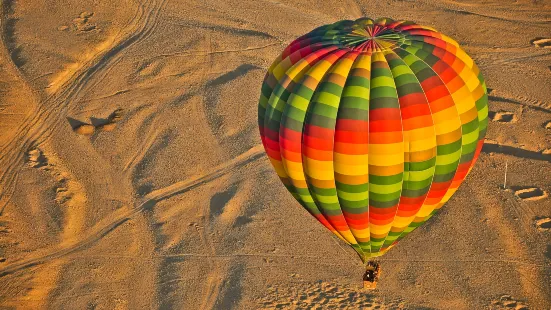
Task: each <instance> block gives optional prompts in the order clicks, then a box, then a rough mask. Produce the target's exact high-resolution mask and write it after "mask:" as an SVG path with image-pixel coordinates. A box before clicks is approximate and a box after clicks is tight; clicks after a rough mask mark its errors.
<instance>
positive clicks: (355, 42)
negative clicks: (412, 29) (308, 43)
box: [313, 17, 405, 53]
mask: <svg viewBox="0 0 551 310" xmlns="http://www.w3.org/2000/svg"><path fill="white" fill-rule="evenodd" d="M398 24H402V25H403V22H399V23H397V22H395V21H394V20H392V19H390V18H379V19H377V20H373V19H371V18H368V17H363V18H359V19H357V20H354V21H353V20H343V21H339V22H336V23H334V24H331V25H327V26H323V27H320V28H318V29H316V30H314V31H313V32H314V33H316V32H318V31H319V32H322V33H323V34H322V36H323V37H325V39H327V40H330V41H335V43H337V44H339V45H341V46H344V47H347V48H350V49H351V50H354V51H359V52H365V53H373V52H377V51H386V50H391V49H393V48H394V47H396V46H399V45H400V44H402V43H403V42H404V40H405V35H404V34H403V33H402V32H401V31H399V30H396V29H395V26H396V25H398Z"/></svg>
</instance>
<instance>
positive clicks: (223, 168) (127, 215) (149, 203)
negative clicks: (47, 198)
mask: <svg viewBox="0 0 551 310" xmlns="http://www.w3.org/2000/svg"><path fill="white" fill-rule="evenodd" d="M263 156H264V148H263V147H262V145H256V146H254V147H252V148H251V149H250V150H248V151H247V152H245V153H243V154H241V155H239V156H237V157H235V158H234V159H232V160H231V161H228V162H225V163H222V164H220V165H218V166H217V167H216V168H215V169H213V170H212V171H211V172H210V173H207V174H204V175H200V176H197V177H195V178H193V179H191V180H184V181H181V182H177V183H174V184H172V185H169V186H167V187H164V188H161V189H158V190H155V191H152V192H151V193H149V194H148V195H147V196H145V200H144V201H143V202H142V203H140V204H139V205H138V206H137V207H135V208H132V209H129V210H128V209H126V210H124V209H123V208H121V209H119V210H118V211H115V213H114V214H113V217H112V218H111V219H110V220H109V221H104V222H100V223H98V224H97V225H96V226H95V227H94V228H92V229H91V230H90V231H88V232H85V233H83V234H82V238H80V239H76V240H73V241H70V240H67V241H66V243H65V245H64V246H60V247H58V248H54V249H51V250H49V251H45V252H46V253H43V254H41V255H37V256H35V257H30V258H27V259H24V260H21V261H18V262H14V263H11V264H9V265H7V266H5V267H4V268H2V269H0V278H1V277H4V276H6V275H10V274H13V273H15V272H18V271H21V270H24V269H27V268H30V267H33V266H37V265H41V264H44V263H47V262H50V261H52V260H55V259H57V258H60V257H63V256H66V255H69V254H71V253H75V252H78V251H81V250H84V249H86V248H88V247H90V246H91V245H93V244H95V243H96V242H97V241H99V240H101V239H102V238H103V237H104V236H106V235H108V234H109V233H110V232H112V231H114V230H115V229H116V228H117V227H119V226H120V225H122V224H124V223H125V222H126V221H128V220H130V219H132V218H134V217H136V216H138V215H140V214H141V213H142V212H143V211H144V210H146V209H150V208H152V207H153V206H154V205H155V204H156V203H157V202H159V201H162V200H165V199H168V198H170V197H173V196H175V195H178V194H182V193H185V192H188V191H190V190H192V189H194V188H197V187H199V186H201V185H204V184H207V183H209V182H211V181H212V180H215V179H217V178H219V177H221V176H223V175H225V174H227V173H230V172H232V171H234V170H235V169H239V168H240V167H243V166H245V165H247V164H249V163H251V162H254V161H256V160H258V159H260V158H262V157H263ZM107 218H109V217H107Z"/></svg>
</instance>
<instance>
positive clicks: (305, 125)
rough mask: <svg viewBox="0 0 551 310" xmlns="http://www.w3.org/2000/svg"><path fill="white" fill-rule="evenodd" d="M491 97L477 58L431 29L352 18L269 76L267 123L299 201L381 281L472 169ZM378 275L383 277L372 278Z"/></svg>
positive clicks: (292, 48) (268, 137) (309, 39)
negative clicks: (388, 264)
mask: <svg viewBox="0 0 551 310" xmlns="http://www.w3.org/2000/svg"><path fill="white" fill-rule="evenodd" d="M487 116H488V96H487V90H486V85H485V82H484V79H483V77H482V75H481V73H480V70H479V69H478V67H477V66H476V65H475V63H474V62H473V60H472V59H471V58H470V57H469V56H468V55H467V54H466V53H465V52H464V51H463V50H462V49H461V48H460V47H459V45H458V44H457V42H455V41H454V40H453V39H451V38H449V37H447V36H445V35H443V34H441V33H439V32H437V31H436V30H434V29H433V28H430V27H426V26H421V25H418V24H415V23H413V22H410V21H394V20H392V19H389V18H381V19H377V20H373V19H370V18H360V19H357V20H355V21H352V20H344V21H339V22H336V23H334V24H329V25H325V26H322V27H319V28H317V29H314V30H313V31H311V32H310V33H308V34H306V35H303V36H301V37H300V38H298V39H296V40H295V41H293V42H292V43H291V44H289V46H287V48H285V50H284V51H283V52H282V53H281V55H280V56H279V57H278V58H277V59H276V60H275V61H274V62H273V64H272V65H271V67H270V68H269V70H268V72H267V74H266V76H265V79H264V82H263V85H262V89H261V95H260V100H259V106H258V124H259V128H260V135H261V138H262V143H263V145H264V148H265V151H266V153H267V155H268V157H269V159H270V161H271V164H272V165H273V167H274V168H275V171H276V173H277V174H278V176H279V178H280V179H281V181H282V182H283V184H284V185H285V187H286V188H287V190H288V191H289V192H290V193H291V194H292V195H293V196H294V198H295V199H296V200H297V201H298V202H299V203H300V204H301V205H302V206H303V207H304V208H305V209H306V210H307V211H308V212H309V213H310V214H311V215H313V216H314V217H315V218H316V219H317V220H318V221H319V222H321V223H322V224H323V225H324V226H325V227H326V228H327V229H329V230H330V231H331V232H333V233H334V234H335V235H337V236H338V237H339V238H340V239H342V241H344V242H345V243H347V244H349V245H350V246H352V247H353V248H354V250H355V251H356V252H357V253H358V255H359V256H360V258H361V259H362V261H363V262H364V263H366V265H367V266H368V267H369V268H368V270H369V271H370V272H368V273H367V274H368V275H367V276H364V280H365V277H368V279H367V280H373V278H374V277H375V278H376V277H377V274H376V273H377V272H378V267H377V265H376V264H372V263H371V261H372V260H373V258H375V257H378V256H381V255H383V254H385V253H386V252H387V251H388V250H389V249H391V248H392V247H393V246H395V245H396V244H397V243H398V242H399V241H400V240H401V239H403V238H404V237H405V236H407V235H408V234H409V233H410V232H411V231H413V230H414V229H415V228H417V227H419V226H420V225H421V224H423V223H424V222H425V221H427V220H428V219H429V218H431V217H432V216H433V215H434V214H435V213H436V212H437V211H438V210H439V209H440V208H441V207H442V206H443V205H444V204H445V203H446V202H447V201H448V200H449V199H450V197H451V196H452V195H453V194H454V193H455V191H456V190H457V189H458V187H459V185H460V184H461V182H463V180H464V179H465V177H466V176H467V174H468V173H469V172H470V170H471V169H472V167H473V165H474V163H475V161H476V159H477V158H478V155H479V154H480V151H481V149H482V145H483V143H484V136H485V134H486V128H487V123H488V120H487V118H488V117H487ZM373 269H376V270H375V271H373Z"/></svg>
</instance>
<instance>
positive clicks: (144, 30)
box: [0, 0, 167, 203]
mask: <svg viewBox="0 0 551 310" xmlns="http://www.w3.org/2000/svg"><path fill="white" fill-rule="evenodd" d="M166 2H167V0H161V2H159V3H158V2H157V1H156V0H150V1H147V2H144V3H140V4H139V6H138V10H137V11H136V14H135V16H134V17H133V18H132V20H131V21H130V22H129V24H128V26H127V27H125V30H124V31H121V33H119V34H118V35H116V36H115V37H114V38H112V42H107V44H106V45H105V46H102V49H101V50H100V51H99V52H98V53H97V54H95V55H94V56H93V57H91V58H90V59H89V60H87V61H85V62H84V63H82V64H79V66H77V67H76V68H75V69H72V70H69V71H67V72H66V73H65V74H64V78H63V79H62V80H60V81H59V82H58V85H57V87H56V88H55V89H54V91H53V92H52V93H51V94H50V95H49V96H48V97H47V98H45V99H44V100H42V101H41V105H40V109H38V110H37V111H34V112H33V113H31V116H30V117H29V118H27V119H25V121H24V122H23V124H22V125H21V126H20V127H19V129H18V130H17V134H16V135H15V137H14V138H13V139H12V140H11V142H10V143H8V144H7V145H6V146H5V148H4V152H3V153H2V154H1V155H0V168H1V169H0V171H1V172H0V187H1V188H3V190H2V192H0V199H1V200H3V201H0V202H4V203H5V201H8V200H9V198H10V196H9V195H8V194H9V193H10V190H9V189H10V188H11V187H12V186H14V183H15V182H14V181H15V178H16V175H17V172H18V170H19V169H20V167H21V164H22V163H23V157H24V151H25V150H28V149H30V148H31V146H33V145H34V146H38V145H40V144H41V143H44V142H45V141H46V140H47V139H48V138H49V137H50V135H51V134H52V133H53V131H54V130H55V129H56V128H58V127H59V125H60V124H62V123H63V121H64V119H65V116H66V114H67V112H68V110H69V109H70V107H71V105H72V103H73V102H76V101H78V100H75V99H77V98H78V96H79V95H80V94H81V93H82V92H83V90H86V89H89V87H90V86H91V84H93V81H94V80H95V79H97V77H98V76H100V77H101V75H102V73H104V72H105V71H107V70H110V68H112V67H113V66H114V65H115V64H116V63H117V62H118V61H120V58H121V57H122V56H123V54H124V52H125V51H126V50H127V49H128V48H129V47H131V46H133V45H136V44H137V43H139V42H142V41H143V40H145V39H146V38H147V37H149V36H150V35H151V33H153V31H154V29H155V28H156V26H157V24H158V19H157V17H158V16H159V14H160V11H161V10H162V8H163V7H164V6H165V5H166ZM2 19H4V18H2ZM118 38H120V39H118ZM91 82H92V83H91Z"/></svg>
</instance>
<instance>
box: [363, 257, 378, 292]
mask: <svg viewBox="0 0 551 310" xmlns="http://www.w3.org/2000/svg"><path fill="white" fill-rule="evenodd" d="M380 275H381V266H380V265H379V263H377V262H373V261H369V262H367V264H366V270H365V274H364V289H368V290H374V289H375V288H377V281H378V280H379V276H380Z"/></svg>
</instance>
